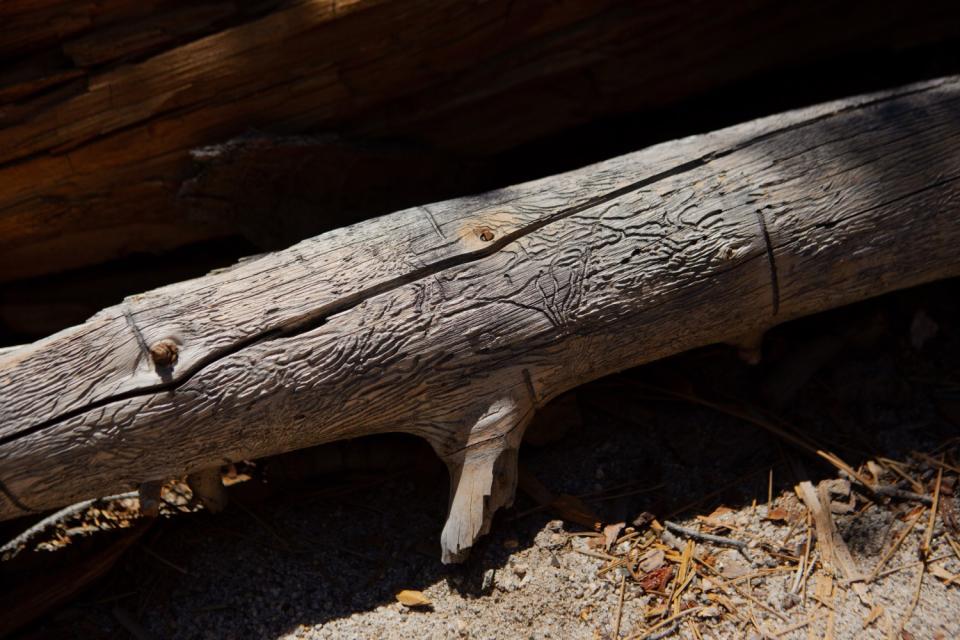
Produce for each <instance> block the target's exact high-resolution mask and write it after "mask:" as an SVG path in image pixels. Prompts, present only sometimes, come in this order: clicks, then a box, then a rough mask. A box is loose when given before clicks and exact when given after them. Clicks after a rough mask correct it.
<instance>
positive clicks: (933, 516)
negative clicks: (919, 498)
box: [920, 460, 943, 560]
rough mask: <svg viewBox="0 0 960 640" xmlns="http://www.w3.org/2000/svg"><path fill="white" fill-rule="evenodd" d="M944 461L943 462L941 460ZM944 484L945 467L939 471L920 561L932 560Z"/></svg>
mask: <svg viewBox="0 0 960 640" xmlns="http://www.w3.org/2000/svg"><path fill="white" fill-rule="evenodd" d="M941 461H942V460H941ZM942 483H943V467H942V466H940V467H939V468H938V469H937V483H936V484H935V485H934V486H933V505H932V506H931V507H930V520H928V521H927V531H926V533H925V534H924V536H923V544H922V545H920V559H921V560H927V559H929V558H930V553H931V550H930V545H931V543H932V542H933V526H934V524H935V523H936V521H937V507H938V506H939V502H940V485H941V484H942Z"/></svg>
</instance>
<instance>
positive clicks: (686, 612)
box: [629, 607, 703, 640]
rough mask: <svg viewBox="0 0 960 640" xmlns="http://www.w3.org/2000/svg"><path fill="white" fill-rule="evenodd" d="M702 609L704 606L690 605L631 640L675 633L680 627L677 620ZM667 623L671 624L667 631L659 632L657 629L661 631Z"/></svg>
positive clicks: (651, 638)
mask: <svg viewBox="0 0 960 640" xmlns="http://www.w3.org/2000/svg"><path fill="white" fill-rule="evenodd" d="M702 609H703V607H690V608H689V609H684V610H683V611H681V612H680V613H678V614H676V615H673V616H670V617H669V618H667V619H666V620H661V621H660V622H658V623H657V624H655V625H653V626H652V627H650V628H649V629H647V630H646V631H643V632H641V633H639V634H636V635H633V636H630V638H629V640H657V639H659V638H665V637H667V636H668V635H670V634H671V633H673V632H674V631H676V627H679V623H678V622H677V620H679V619H680V618H682V617H684V616H688V615H690V614H691V613H696V612H697V611H701V610H702ZM667 625H671V626H670V627H668V628H667V633H662V632H661V633H657V631H660V630H661V629H663V628H664V627H665V626H667Z"/></svg>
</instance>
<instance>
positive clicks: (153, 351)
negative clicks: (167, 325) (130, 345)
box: [150, 338, 179, 367]
mask: <svg viewBox="0 0 960 640" xmlns="http://www.w3.org/2000/svg"><path fill="white" fill-rule="evenodd" d="M178 352H179V347H178V346H177V343H176V342H174V341H173V340H170V339H169V338H168V339H165V340H161V341H159V342H155V343H154V344H153V345H152V346H151V347H150V357H151V358H153V364H155V365H157V366H158V367H170V366H173V364H174V363H176V361H177V354H178Z"/></svg>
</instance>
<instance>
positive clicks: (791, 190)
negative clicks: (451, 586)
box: [0, 77, 960, 561]
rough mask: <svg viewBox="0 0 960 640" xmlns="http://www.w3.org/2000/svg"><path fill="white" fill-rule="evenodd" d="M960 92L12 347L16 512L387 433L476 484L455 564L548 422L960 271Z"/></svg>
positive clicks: (457, 497)
mask: <svg viewBox="0 0 960 640" xmlns="http://www.w3.org/2000/svg"><path fill="white" fill-rule="evenodd" d="M958 142H960V78H956V77H953V78H946V79H941V80H937V81H932V82H928V83H924V84H919V85H911V86H908V87H905V88H902V89H899V90H896V91H893V92H888V93H882V94H873V95H868V96H862V97H858V98H852V99H847V100H843V101H839V102H833V103H828V104H824V105H819V106H816V107H812V108H808V109H803V110H800V111H794V112H789V113H784V114H780V115H777V116H772V117H768V118H764V119H761V120H756V121H753V122H749V123H746V124H743V125H739V126H736V127H732V128H729V129H724V130H721V131H717V132H714V133H710V134H706V135H702V136H694V137H689V138H684V139H682V140H677V141H674V142H671V143H666V144H662V145H658V146H655V147H651V148H649V149H646V150H644V151H640V152H637V153H633V154H630V155H626V156H622V157H619V158H615V159H613V160H609V161H606V162H603V163H600V164H596V165H593V166H589V167H585V168H583V169H580V170H577V171H574V172H571V173H567V174H562V175H558V176H554V177H550V178H546V179H542V180H538V181H535V182H530V183H526V184H521V185H517V186H514V187H510V188H507V189H502V190H499V191H495V192H491V193H487V194H483V195H480V196H476V197H471V198H461V199H457V200H451V201H447V202H440V203H435V204H430V205H425V206H421V207H415V208H412V209H408V210H405V211H400V212H397V213H394V214H391V215H388V216H384V217H381V218H377V219H374V220H370V221H366V222H363V223H360V224H357V225H354V226H351V227H347V228H343V229H338V230H335V231H331V232H328V233H326V234H323V235H320V236H318V237H315V238H313V239H310V240H307V241H304V242H302V243H300V244H297V245H295V246H293V247H291V248H289V249H287V250H284V251H280V252H277V253H273V254H267V255H265V256H262V257H260V258H258V259H254V260H250V261H245V262H243V263H240V264H238V265H237V266H235V267H234V268H232V269H228V270H224V271H221V272H217V273H213V274H211V275H208V276H205V277H203V278H199V279H195V280H191V281H187V282H183V283H180V284H176V285H171V286H168V287H164V288H161V289H157V290H154V291H151V292H148V293H144V294H142V295H137V296H132V297H130V298H128V299H127V300H125V301H124V302H123V304H121V305H118V306H115V307H110V308H108V309H105V310H103V311H102V312H100V313H98V314H97V315H96V316H94V317H93V318H91V319H90V320H89V321H88V322H87V323H85V324H83V325H81V326H78V327H74V328H71V329H67V330H65V331H62V332H60V333H58V334H56V335H54V336H51V337H49V338H47V339H45V340H41V341H39V342H36V343H33V344H31V345H26V346H23V347H20V348H17V349H14V350H11V351H6V352H3V353H0V517H2V518H11V517H15V516H18V515H23V514H24V513H30V512H35V511H41V510H44V509H50V508H52V507H55V506H58V505H61V504H64V503H67V502H70V501H75V500H80V499H83V498H88V497H91V496H96V495H103V494H106V493H111V492H114V491H116V490H119V489H122V488H128V487H132V486H136V485H138V484H140V483H143V482H147V481H154V480H159V479H163V478H167V477H172V476H180V475H187V474H191V473H196V472H199V471H202V470H203V469H206V468H209V467H215V466H218V465H221V464H225V463H229V462H231V461H237V460H242V459H248V458H251V457H259V456H265V455H270V454H276V453H280V452H284V451H290V450H293V449H296V448H300V447H307V446H312V445H316V444H320V443H323V442H331V441H336V440H343V439H347V438H353V437H357V436H361V435H366V434H373V433H384V432H396V431H399V432H407V433H411V434H415V435H418V436H422V437H423V438H425V439H426V440H428V441H429V442H430V444H431V445H432V446H433V448H434V449H435V450H436V451H437V453H438V454H439V455H440V456H441V457H442V458H443V459H444V460H445V461H446V463H447V464H448V466H449V468H450V474H451V487H452V489H451V512H450V516H449V518H448V521H447V524H446V526H445V528H444V533H443V537H442V544H443V549H444V559H445V560H447V561H451V560H456V559H458V558H460V557H462V554H463V553H464V552H465V551H466V550H467V549H469V547H470V546H471V545H472V543H473V542H474V540H475V539H476V537H477V536H478V535H481V534H482V533H483V532H485V531H486V530H487V529H488V528H489V526H490V519H491V517H492V514H493V512H494V511H495V510H496V509H497V508H498V507H500V506H503V505H505V504H509V503H510V501H511V500H512V498H513V492H514V486H515V483H516V468H515V463H516V460H515V458H516V450H517V447H518V445H519V442H520V438H521V435H522V433H523V430H524V428H525V426H526V424H527V422H528V421H529V419H530V417H531V415H532V414H533V412H534V411H535V410H536V409H537V407H539V406H541V405H542V404H543V403H545V402H546V401H548V400H549V399H551V398H553V397H555V396H557V395H558V394H560V393H562V392H564V391H566V390H568V389H570V388H572V387H575V386H576V385H579V384H582V383H584V382H586V381H589V380H593V379H596V378H598V377H601V376H604V375H607V374H609V373H612V372H615V371H619V370H622V369H625V368H628V367H632V366H636V365H638V364H641V363H644V362H649V361H651V360H655V359H658V358H662V357H665V356H668V355H671V354H674V353H677V352H680V351H684V350H687V349H691V348H694V347H698V346H701V345H705V344H710V343H715V342H731V343H747V342H749V340H748V339H747V338H748V337H749V336H754V335H757V334H758V333H760V332H762V331H764V330H766V329H767V328H769V327H771V326H773V325H775V324H778V323H781V322H784V321H786V320H789V319H791V318H796V317H798V316H803V315H806V314H811V313H815V312H818V311H822V310H825V309H829V308H831V307H836V306H838V305H843V304H847V303H850V302H853V301H856V300H860V299H863V298H866V297H870V296H875V295H878V294H881V293H884V292H887V291H891V290H894V289H898V288H903V287H909V286H913V285H917V284H920V283H923V282H927V281H931V280H935V279H939V278H944V277H949V276H956V275H960V261H958V260H957V257H958V253H957V246H958V243H960V144H958Z"/></svg>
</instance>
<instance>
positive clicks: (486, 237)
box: [477, 227, 496, 242]
mask: <svg viewBox="0 0 960 640" xmlns="http://www.w3.org/2000/svg"><path fill="white" fill-rule="evenodd" d="M477 235H478V236H479V237H480V239H481V240H483V241H484V242H490V241H491V240H493V239H494V238H495V237H496V235H495V234H494V233H493V229H491V228H490V227H481V228H479V229H477Z"/></svg>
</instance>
